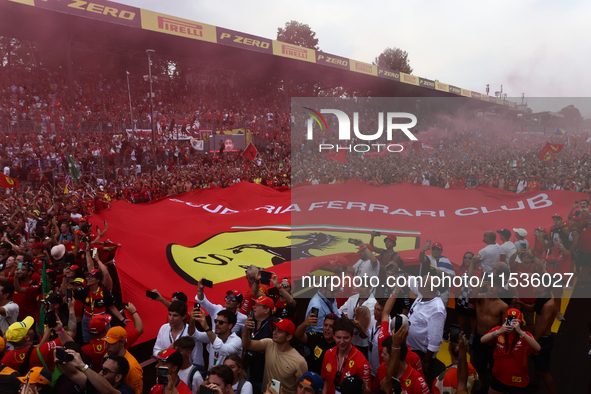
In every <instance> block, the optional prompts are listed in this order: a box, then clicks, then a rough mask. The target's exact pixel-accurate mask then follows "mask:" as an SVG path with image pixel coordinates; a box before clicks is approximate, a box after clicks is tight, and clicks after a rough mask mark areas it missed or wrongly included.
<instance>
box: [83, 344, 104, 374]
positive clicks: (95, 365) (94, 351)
mask: <svg viewBox="0 0 591 394" xmlns="http://www.w3.org/2000/svg"><path fill="white" fill-rule="evenodd" d="M82 351H83V352H84V353H86V355H87V356H88V357H90V360H91V361H92V369H93V370H94V371H95V372H99V371H100V370H101V369H103V357H104V356H105V354H107V347H106V346H105V341H103V340H101V339H91V340H90V343H89V344H88V345H85V346H83V347H82Z"/></svg>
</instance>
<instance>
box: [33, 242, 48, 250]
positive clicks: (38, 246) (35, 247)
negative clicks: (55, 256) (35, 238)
mask: <svg viewBox="0 0 591 394" xmlns="http://www.w3.org/2000/svg"><path fill="white" fill-rule="evenodd" d="M31 249H45V245H43V242H35V243H34V244H33V245H31Z"/></svg>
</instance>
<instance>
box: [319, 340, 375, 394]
mask: <svg viewBox="0 0 591 394" xmlns="http://www.w3.org/2000/svg"><path fill="white" fill-rule="evenodd" d="M338 351H339V348H338V347H337V346H335V347H333V348H332V349H330V350H328V351H327V352H326V353H325V354H324V361H322V372H321V373H320V376H321V377H322V378H323V379H324V381H325V382H327V383H328V387H327V394H335V385H334V380H335V377H336V375H337V372H338V368H339V365H338V361H337V353H338ZM341 370H342V373H341V381H340V382H339V383H342V382H343V380H344V379H345V378H347V377H349V376H353V375H355V374H358V375H359V376H360V377H361V379H363V381H364V382H365V384H366V385H367V387H371V367H370V366H369V363H368V362H367V359H366V358H365V356H364V355H363V353H361V352H360V351H359V350H357V348H356V347H355V345H352V348H351V351H350V352H349V356H348V357H347V359H346V360H345V362H344V363H343V365H342V366H341Z"/></svg>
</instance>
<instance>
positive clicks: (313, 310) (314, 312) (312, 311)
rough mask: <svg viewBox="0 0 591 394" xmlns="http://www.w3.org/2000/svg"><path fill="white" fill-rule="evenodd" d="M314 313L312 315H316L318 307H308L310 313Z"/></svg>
mask: <svg viewBox="0 0 591 394" xmlns="http://www.w3.org/2000/svg"><path fill="white" fill-rule="evenodd" d="M312 313H313V314H314V316H316V317H318V308H310V314H312Z"/></svg>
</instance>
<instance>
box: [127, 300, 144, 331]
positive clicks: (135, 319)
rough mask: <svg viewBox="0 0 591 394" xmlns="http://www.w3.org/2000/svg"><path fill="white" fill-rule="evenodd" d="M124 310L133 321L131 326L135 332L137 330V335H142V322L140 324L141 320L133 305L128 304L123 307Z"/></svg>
mask: <svg viewBox="0 0 591 394" xmlns="http://www.w3.org/2000/svg"><path fill="white" fill-rule="evenodd" d="M125 309H126V310H127V312H129V313H130V314H131V318H132V319H133V326H134V327H135V329H136V330H138V332H139V335H142V334H143V333H144V322H142V318H141V317H140V314H139V313H138V312H137V309H136V307H135V305H133V304H132V303H131V302H128V303H127V305H126V306H125ZM139 335H138V336H139Z"/></svg>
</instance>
